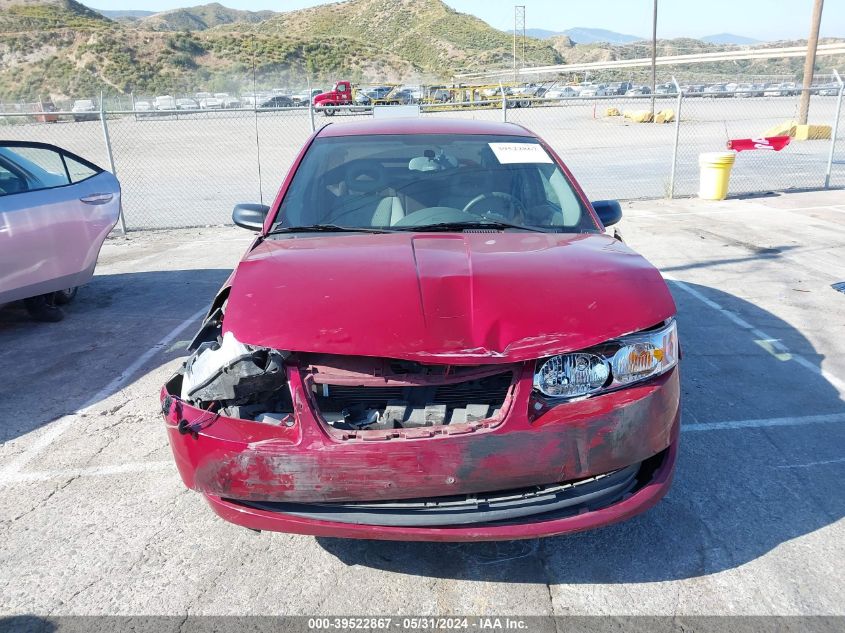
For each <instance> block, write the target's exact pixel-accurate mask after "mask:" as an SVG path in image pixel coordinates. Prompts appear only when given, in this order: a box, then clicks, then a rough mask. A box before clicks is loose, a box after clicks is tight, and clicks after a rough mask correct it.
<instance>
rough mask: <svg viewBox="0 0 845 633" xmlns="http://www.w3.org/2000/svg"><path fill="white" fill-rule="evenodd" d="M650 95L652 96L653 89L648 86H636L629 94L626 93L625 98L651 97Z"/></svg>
mask: <svg viewBox="0 0 845 633" xmlns="http://www.w3.org/2000/svg"><path fill="white" fill-rule="evenodd" d="M650 94H651V88H649V87H648V86H634V87H633V88H631V89H630V90H629V91H628V92H627V93H625V96H631V97H636V96H642V95H650Z"/></svg>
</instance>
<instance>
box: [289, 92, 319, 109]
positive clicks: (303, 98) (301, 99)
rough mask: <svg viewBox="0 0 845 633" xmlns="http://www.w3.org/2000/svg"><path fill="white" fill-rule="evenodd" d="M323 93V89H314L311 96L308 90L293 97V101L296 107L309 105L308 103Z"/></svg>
mask: <svg viewBox="0 0 845 633" xmlns="http://www.w3.org/2000/svg"><path fill="white" fill-rule="evenodd" d="M322 92H323V89H322V88H312V89H311V92H310V94H309V92H308V91H307V90H304V91H302V92H298V93H296V94H295V95H291V101H292V102H293V105H295V106H303V105H308V102H309V101H310V100H311V99H313V98H314V97H316V96H317V95H318V94H320V93H322Z"/></svg>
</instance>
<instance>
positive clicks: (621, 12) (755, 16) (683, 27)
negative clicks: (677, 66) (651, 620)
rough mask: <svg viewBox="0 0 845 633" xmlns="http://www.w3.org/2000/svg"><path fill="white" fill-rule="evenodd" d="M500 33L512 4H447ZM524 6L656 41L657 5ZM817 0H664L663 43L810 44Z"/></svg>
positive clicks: (528, 13) (569, 22) (844, 16)
mask: <svg viewBox="0 0 845 633" xmlns="http://www.w3.org/2000/svg"><path fill="white" fill-rule="evenodd" d="M207 1H211V0H90V2H87V1H86V0H82V2H83V3H84V4H88V5H89V6H93V7H96V8H98V9H144V10H148V11H164V10H166V9H176V8H180V7H185V6H192V5H197V4H205V3H206V2H207ZM445 2H446V4H448V5H449V6H451V7H453V8H454V9H457V10H458V11H461V12H463V13H471V14H473V15H476V16H478V17H480V18H481V19H482V20H484V21H486V22H488V23H490V24H491V25H493V26H494V27H496V28H499V29H503V30H507V29H511V28H513V6H514V4H516V2H509V1H507V0H492V1H491V0H445ZM220 3H221V4H223V5H225V6H227V7H230V8H232V9H247V10H251V11H258V10H261V9H271V10H274V11H293V10H294V9H302V8H304V7H310V6H314V5H317V4H326V2H325V1H320V0H220ZM518 3H519V4H521V5H525V23H526V27H527V28H543V29H548V30H551V31H563V30H565V29H568V28H572V27H576V26H577V27H588V28H601V29H608V30H610V31H617V32H619V33H627V34H630V35H637V36H640V37H650V36H651V11H652V0H518ZM812 5H813V0H707V1H706V2H702V1H701V0H659V12H658V26H657V35H658V37H667V38H668V37H685V36H686V37H702V36H705V35H713V34H716V33H734V34H737V35H744V36H746V37H753V38H755V39H759V40H779V39H805V38H806V37H807V33H808V32H809V29H810V14H811V10H812ZM821 31H822V33H821V34H822V37H845V0H827V2H825V6H824V11H823V13H822V27H821Z"/></svg>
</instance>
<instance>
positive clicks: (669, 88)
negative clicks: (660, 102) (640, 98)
mask: <svg viewBox="0 0 845 633" xmlns="http://www.w3.org/2000/svg"><path fill="white" fill-rule="evenodd" d="M654 94H656V95H670V96H671V95H677V94H678V91H677V90H676V89H675V84H657V85H656V86H655V87H654Z"/></svg>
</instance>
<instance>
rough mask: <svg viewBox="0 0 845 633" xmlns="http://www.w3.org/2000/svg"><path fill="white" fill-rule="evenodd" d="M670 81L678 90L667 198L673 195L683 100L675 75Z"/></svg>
mask: <svg viewBox="0 0 845 633" xmlns="http://www.w3.org/2000/svg"><path fill="white" fill-rule="evenodd" d="M672 83H673V84H675V90H677V91H678V102H677V105H676V106H675V141H674V144H673V145H672V172H671V174H670V175H669V199H670V200H671V199H672V198H674V197H675V170H676V169H677V167H678V140H679V138H680V135H681V103H682V102H683V96H684V95H683V93H682V92H681V87H680V86H679V85H678V82H677V81H676V80H675V77H672Z"/></svg>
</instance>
